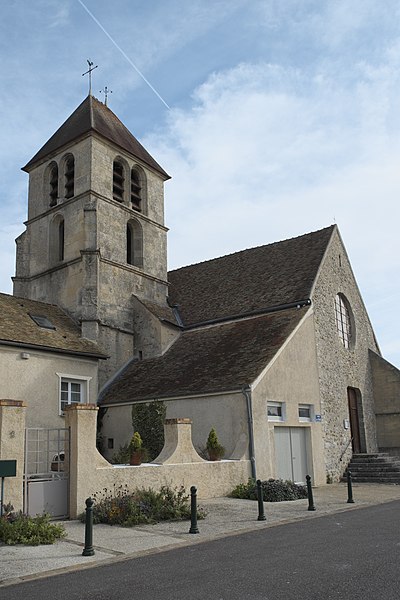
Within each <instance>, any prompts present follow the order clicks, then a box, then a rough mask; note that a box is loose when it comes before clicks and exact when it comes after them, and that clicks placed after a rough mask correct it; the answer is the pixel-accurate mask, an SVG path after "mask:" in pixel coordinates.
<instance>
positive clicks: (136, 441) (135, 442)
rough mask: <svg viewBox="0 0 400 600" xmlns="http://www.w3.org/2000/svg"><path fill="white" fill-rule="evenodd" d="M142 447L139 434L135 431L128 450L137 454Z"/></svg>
mask: <svg viewBox="0 0 400 600" xmlns="http://www.w3.org/2000/svg"><path fill="white" fill-rule="evenodd" d="M142 445H143V442H142V438H141V437H140V433H139V432H138V431H135V432H134V434H133V436H132V438H131V441H130V442H129V450H130V452H137V451H138V450H141V448H142Z"/></svg>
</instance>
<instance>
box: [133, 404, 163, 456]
mask: <svg viewBox="0 0 400 600" xmlns="http://www.w3.org/2000/svg"><path fill="white" fill-rule="evenodd" d="M165 414H166V407H165V404H164V402H161V401H155V402H147V403H144V404H135V405H133V407H132V425H133V428H134V430H136V431H139V433H140V435H141V437H142V440H143V444H144V445H145V446H146V449H147V450H148V453H149V460H150V461H151V460H154V459H155V458H156V457H157V456H158V455H159V454H160V452H161V450H162V448H163V446H164V421H165Z"/></svg>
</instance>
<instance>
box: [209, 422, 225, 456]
mask: <svg viewBox="0 0 400 600" xmlns="http://www.w3.org/2000/svg"><path fill="white" fill-rule="evenodd" d="M206 448H207V452H208V457H209V459H210V460H221V458H222V457H223V456H224V454H225V448H224V447H223V446H221V444H220V443H219V442H218V436H217V432H216V431H215V429H214V427H212V429H211V431H210V433H209V434H208V439H207V444H206Z"/></svg>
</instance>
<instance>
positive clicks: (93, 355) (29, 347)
mask: <svg viewBox="0 0 400 600" xmlns="http://www.w3.org/2000/svg"><path fill="white" fill-rule="evenodd" d="M0 346H11V347H13V348H26V349H27V350H36V351H42V352H54V353H56V354H68V355H71V356H81V357H82V358H97V359H103V360H105V359H106V358H110V357H109V356H108V355H107V354H100V353H99V354H96V353H94V352H85V351H84V350H67V349H65V348H55V347H54V346H40V345H39V344H28V343H26V342H12V341H10V340H1V339H0Z"/></svg>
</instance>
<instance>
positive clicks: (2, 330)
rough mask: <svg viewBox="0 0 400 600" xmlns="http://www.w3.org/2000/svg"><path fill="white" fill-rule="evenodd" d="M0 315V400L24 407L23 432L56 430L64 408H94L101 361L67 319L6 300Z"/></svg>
mask: <svg viewBox="0 0 400 600" xmlns="http://www.w3.org/2000/svg"><path fill="white" fill-rule="evenodd" d="M0 313H1V319H0V380H1V397H2V398H3V399H7V398H8V399H13V400H20V401H22V402H23V403H24V404H25V405H26V406H27V413H26V426H27V427H29V428H38V427H47V428H62V427H64V419H63V413H64V408H65V407H66V406H68V405H69V404H72V403H94V402H96V397H97V388H98V382H97V370H98V362H99V360H100V359H106V358H107V357H106V355H105V354H104V353H102V352H101V351H100V350H99V348H98V347H97V346H96V344H94V343H93V342H91V341H89V340H86V339H83V338H82V337H81V331H80V327H79V325H77V323H75V322H74V321H73V320H72V319H71V317H69V316H68V315H66V314H65V312H64V311H62V310H61V309H60V308H58V307H57V306H53V305H50V304H46V303H44V302H37V301H34V300H29V299H26V298H18V297H15V296H10V295H8V294H0Z"/></svg>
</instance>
